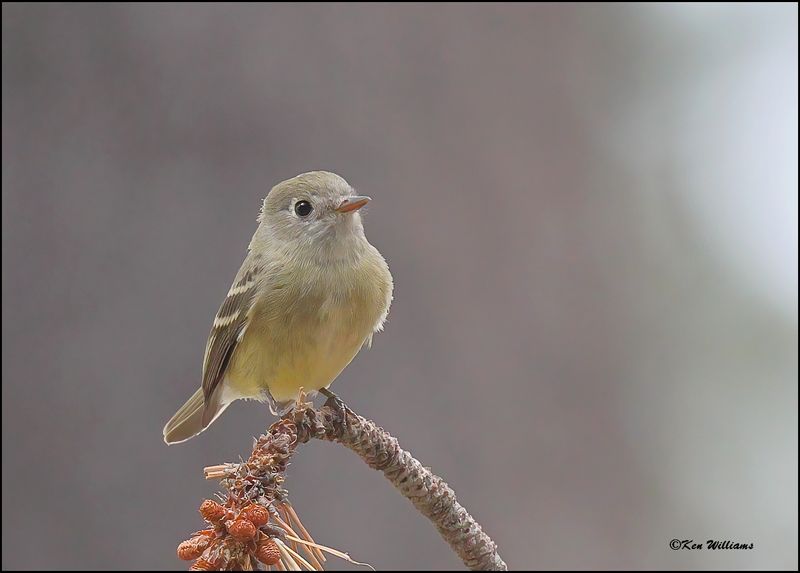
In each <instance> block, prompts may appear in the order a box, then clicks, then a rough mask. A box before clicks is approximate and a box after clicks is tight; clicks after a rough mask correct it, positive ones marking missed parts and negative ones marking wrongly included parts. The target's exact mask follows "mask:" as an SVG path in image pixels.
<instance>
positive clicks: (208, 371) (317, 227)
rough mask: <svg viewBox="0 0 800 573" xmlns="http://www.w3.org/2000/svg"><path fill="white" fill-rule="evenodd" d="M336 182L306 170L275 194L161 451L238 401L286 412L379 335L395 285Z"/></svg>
mask: <svg viewBox="0 0 800 573" xmlns="http://www.w3.org/2000/svg"><path fill="white" fill-rule="evenodd" d="M369 202H370V197H367V196H365V195H356V193H355V191H354V190H353V188H352V187H351V186H350V185H349V184H348V183H347V181H345V180H344V179H343V178H342V177H341V176H339V175H336V174H335V173H331V172H328V171H310V172H307V173H302V174H300V175H297V176H296V177H293V178H291V179H287V180H285V181H282V182H280V183H278V184H277V185H275V186H274V187H273V188H272V189H271V190H270V192H269V193H268V194H267V196H266V198H265V199H264V201H263V204H262V207H261V211H260V214H259V216H258V227H257V229H256V231H255V234H254V235H253V237H252V239H251V241H250V244H249V246H248V249H247V255H246V256H245V259H244V262H243V263H242V265H241V268H240V269H239V272H238V273H236V277H235V278H234V279H233V283H232V285H231V287H230V289H229V290H228V293H227V296H226V297H225V299H224V300H223V302H222V305H221V306H220V308H219V310H218V311H217V314H216V316H215V318H214V322H213V325H212V328H211V332H210V334H209V336H208V341H207V343H206V349H205V353H204V358H203V373H202V383H201V386H200V388H198V389H197V391H196V392H195V393H194V394H193V395H192V396H191V398H189V399H188V400H187V401H186V403H185V404H184V405H183V406H181V407H180V409H179V410H178V411H177V412H176V413H175V415H174V416H173V417H172V418H171V419H170V420H169V421H168V422H167V424H166V425H165V426H164V430H163V436H164V441H165V442H166V443H167V444H175V443H179V442H185V441H186V440H188V439H190V438H192V437H194V436H196V435H198V434H199V433H201V432H202V431H203V430H205V429H206V428H208V427H209V426H210V425H211V424H212V423H213V422H214V420H216V419H217V418H218V417H219V416H220V415H221V414H222V413H223V412H224V411H225V410H226V408H228V406H230V405H231V404H232V403H233V402H235V401H236V400H242V399H244V400H258V401H260V402H265V403H267V404H269V407H270V410H271V411H272V413H273V414H275V415H280V414H283V413H285V412H286V411H288V410H290V409H291V407H292V405H293V404H294V402H295V400H296V399H297V397H298V395H299V393H300V390H301V389H302V390H303V391H304V392H306V393H309V394H311V395H313V394H315V393H317V392H319V393H322V394H324V395H326V396H328V397H329V398H336V399H337V400H338V397H336V395H335V394H333V393H332V392H331V391H330V390H329V389H328V387H329V386H330V385H331V383H332V382H333V381H334V380H335V379H336V378H337V377H338V376H339V374H340V373H341V372H342V371H343V370H344V369H345V367H346V366H347V365H348V364H349V363H350V362H351V361H352V360H353V358H355V356H356V354H358V352H359V351H360V350H361V348H363V347H365V346H366V347H369V346H371V344H372V337H373V334H375V333H376V332H379V331H380V330H382V329H383V326H384V322H385V321H386V318H387V315H388V313H389V307H390V305H391V302H392V296H393V279H392V275H391V273H390V272H389V267H388V265H387V263H386V260H385V259H384V258H383V256H382V255H381V253H380V252H379V251H378V249H376V248H375V247H374V246H372V245H371V244H370V243H369V241H367V238H366V236H365V234H364V226H363V221H362V217H361V209H362V208H363V207H364V206H365V205H366V204H367V203H369Z"/></svg>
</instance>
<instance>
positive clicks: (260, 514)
mask: <svg viewBox="0 0 800 573" xmlns="http://www.w3.org/2000/svg"><path fill="white" fill-rule="evenodd" d="M240 517H244V518H245V519H249V520H250V521H252V522H253V525H255V526H256V527H261V526H262V525H266V524H267V522H269V511H268V510H267V508H266V507H263V506H260V505H256V504H253V505H248V506H247V507H246V508H244V510H242V513H241V515H240Z"/></svg>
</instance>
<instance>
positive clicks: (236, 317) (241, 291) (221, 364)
mask: <svg viewBox="0 0 800 573" xmlns="http://www.w3.org/2000/svg"><path fill="white" fill-rule="evenodd" d="M259 272H260V267H259V266H258V265H257V264H256V263H255V262H254V261H253V260H252V259H251V257H250V256H249V255H248V257H247V258H246V259H245V261H244V263H242V268H241V269H239V272H238V273H237V275H236V278H235V279H234V281H233V285H232V286H231V288H230V290H229V291H228V295H227V296H226V297H225V300H224V301H223V302H222V306H220V308H219V311H217V316H216V317H215V318H214V326H213V327H212V328H211V333H210V334H209V335H208V342H207V343H206V353H205V357H204V359H203V397H204V399H205V405H206V409H207V410H208V407H209V405H210V403H211V400H212V397H213V395H214V392H215V390H217V388H219V385H220V383H221V382H222V380H223V379H224V378H225V372H226V370H227V369H228V365H229V364H230V361H231V357H232V356H233V353H234V351H235V350H236V346H237V344H238V343H239V340H241V338H242V335H243V334H244V331H245V329H246V328H247V324H248V322H249V320H250V309H251V307H252V305H253V301H254V300H255V292H256V287H257V284H256V283H257V279H258V275H259Z"/></svg>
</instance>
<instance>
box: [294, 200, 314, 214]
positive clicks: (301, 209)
mask: <svg viewBox="0 0 800 573" xmlns="http://www.w3.org/2000/svg"><path fill="white" fill-rule="evenodd" d="M313 210H314V207H312V206H311V203H309V202H308V201H298V202H297V203H295V204H294V212H295V213H297V215H298V216H299V217H308V216H309V215H310V214H311V211H313Z"/></svg>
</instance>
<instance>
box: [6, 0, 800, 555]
mask: <svg viewBox="0 0 800 573" xmlns="http://www.w3.org/2000/svg"><path fill="white" fill-rule="evenodd" d="M2 15H3V16H2V34H3V35H2V58H3V71H2V75H3V86H2V92H3V96H2V97H3V144H2V148H3V170H2V171H3V174H2V178H3V193H2V203H3V215H2V222H3V227H2V236H3V247H2V248H3V265H2V267H3V281H2V283H3V286H2V288H3V345H2V352H3V370H2V372H3V392H2V397H3V407H2V408H3V450H2V451H3V453H2V460H3V509H2V516H3V533H2V540H3V546H2V565H3V567H4V568H50V569H52V568H89V569H99V568H106V567H111V568H115V567H117V568H145V569H151V568H168V569H180V568H183V567H185V565H184V564H183V563H181V562H179V561H178V560H177V559H176V557H175V546H176V544H177V543H178V542H179V541H181V540H182V539H184V538H185V537H186V536H187V534H189V533H191V532H192V531H195V530H196V529H199V528H200V526H201V523H202V522H201V520H200V518H199V516H198V514H197V506H198V504H199V503H200V501H201V500H202V499H203V498H204V497H207V496H209V495H210V494H211V493H212V492H213V491H215V487H214V484H213V483H209V482H205V481H204V480H203V479H202V468H203V466H205V465H209V464H213V463H219V462H224V461H235V460H236V459H237V458H238V456H239V455H244V454H246V453H248V452H249V447H250V444H251V441H250V440H251V436H252V435H255V434H257V433H259V432H260V431H261V430H262V429H264V428H265V427H266V426H267V425H268V424H269V423H270V421H271V417H270V416H269V414H268V412H267V410H266V409H265V408H264V407H262V406H259V405H257V404H254V403H247V404H245V403H240V404H236V405H235V407H233V408H231V409H230V410H228V412H227V413H226V415H225V416H223V417H222V418H221V419H220V420H219V421H218V422H217V423H216V424H215V425H214V426H213V428H212V429H211V430H210V431H208V432H207V433H205V434H203V436H202V437H200V438H199V439H195V440H192V441H191V442H189V443H187V444H184V445H181V446H175V447H170V448H167V447H166V446H165V445H164V444H163V442H162V441H161V428H162V426H163V424H164V422H165V421H166V420H167V418H169V417H170V416H171V415H172V414H173V412H174V411H175V410H176V408H177V407H178V406H179V405H180V404H181V403H182V402H183V401H184V400H185V399H186V398H187V397H188V396H189V394H190V393H191V392H192V391H193V390H194V389H195V388H196V387H197V386H198V385H199V382H200V371H201V360H202V355H203V349H204V347H205V341H206V337H207V334H208V331H209V328H210V325H211V321H212V318H213V314H214V312H215V311H216V309H217V307H218V305H219V303H220V302H221V300H222V298H223V296H224V295H225V293H226V292H227V289H228V287H229V285H230V282H231V280H232V278H233V275H234V273H235V272H236V270H237V269H238V267H239V264H240V262H241V260H242V258H243V256H244V252H245V248H246V245H247V243H248V241H249V239H250V236H251V234H252V232H253V231H254V230H255V224H256V223H255V218H256V215H257V212H258V209H259V206H260V202H261V200H262V198H263V196H264V195H265V194H266V192H267V191H268V190H269V189H270V187H271V186H272V185H273V184H275V183H276V182H278V181H280V180H282V179H285V178H288V177H291V176H293V175H296V174H297V173H300V172H303V171H308V170H312V169H328V170H332V171H336V172H338V173H340V174H341V175H343V176H344V177H345V178H346V179H348V180H349V181H350V183H351V184H352V185H353V186H354V187H355V188H356V189H357V190H358V191H359V192H363V193H368V194H369V195H372V197H373V198H374V201H373V203H372V205H371V206H370V210H369V212H368V213H367V215H366V220H365V224H366V229H367V235H368V237H369V238H370V240H371V242H372V243H373V244H375V245H376V246H377V247H378V248H379V249H380V250H381V251H382V252H383V254H384V255H385V256H386V258H387V260H388V261H389V265H390V267H391V269H392V272H393V273H394V276H395V280H396V290H395V302H394V305H393V307H392V311H391V314H390V317H389V321H388V324H387V326H386V331H385V332H384V333H383V334H381V335H379V336H377V337H376V338H375V343H374V346H373V348H372V350H370V351H368V352H364V353H362V354H361V355H360V356H359V357H358V358H357V359H356V360H355V361H354V363H353V364H352V365H351V366H350V367H349V368H348V369H347V370H346V371H345V372H344V373H343V374H342V376H341V377H340V378H339V379H338V380H337V382H336V384H335V386H334V388H335V389H336V391H337V392H339V393H340V394H341V395H342V397H343V398H344V399H345V400H346V401H347V402H348V403H349V404H350V405H351V406H352V407H353V408H354V409H355V410H356V411H358V412H360V413H362V414H364V415H366V416H368V417H371V418H373V419H375V420H376V421H378V422H379V423H380V424H381V425H383V426H384V427H386V428H387V429H388V430H390V431H391V432H392V433H394V434H395V435H396V436H398V437H399V439H400V440H401V443H402V444H403V445H404V446H405V447H406V448H408V449H410V450H411V452H412V453H414V454H415V455H416V456H417V457H418V458H419V459H420V460H421V461H422V462H423V463H424V464H426V465H430V466H432V468H433V469H434V471H436V472H438V473H439V474H441V475H442V476H443V477H444V478H445V479H447V480H448V481H449V482H450V484H451V485H452V486H453V487H454V488H455V490H456V491H457V493H458V495H459V499H460V500H461V501H462V502H463V503H464V504H465V505H466V506H467V508H468V509H469V510H470V511H471V512H472V513H473V514H474V515H475V516H476V518H477V519H478V520H479V521H480V522H481V523H482V525H483V526H484V528H485V529H486V530H487V531H488V532H489V533H490V534H491V535H492V536H493V537H494V539H495V540H496V541H497V542H498V544H499V546H500V549H501V553H502V555H503V556H504V558H505V559H506V561H507V562H508V563H509V565H510V566H511V567H512V568H516V569H523V568H547V569H549V568H553V569H566V568H602V569H611V568H670V569H672V568H674V569H686V568H717V569H718V568H789V569H796V568H797V566H798V552H797V534H798V531H797V501H798V499H797V491H798V483H797V475H798V474H797V445H798V444H797V412H798V408H797V398H798V396H797V388H798V386H797V375H798V360H797V356H798V355H797V342H798V340H797V339H798V321H797V287H798V285H797V254H798V253H797V206H798V205H797V197H798V193H797V189H798V179H797V152H798V149H797V122H798V116H797V109H798V99H797V79H798V78H797V48H798V46H797V6H796V5H780V6H775V5H773V6H769V5H736V6H732V5H713V6H712V5H697V6H690V5H685V6H675V5H650V6H643V5H639V6H620V5H615V6H609V5H580V6H578V5H559V6H555V5H491V6H490V5H426V6H423V5H413V4H405V5H359V6H354V5H338V6H329V5H248V6H230V5H203V6H169V5H160V6H155V5H150V6H144V5H135V6H134V5H121V6H116V5H115V6H111V5H38V6H24V5H17V4H8V3H4V4H3V8H2ZM288 486H289V489H290V492H291V495H292V497H293V499H294V502H295V505H296V507H297V509H298V511H299V513H300V515H301V516H302V517H303V518H304V521H305V522H306V524H307V525H308V526H309V528H310V529H311V530H312V533H313V534H314V536H315V537H316V538H317V540H318V541H321V542H323V543H326V544H329V545H332V546H334V547H338V548H341V549H344V550H347V551H349V552H350V553H351V554H352V555H353V557H354V558H356V559H359V560H362V561H368V562H370V563H371V564H373V565H374V566H375V567H376V568H378V569H391V568H411V569H448V568H459V567H460V562H459V561H458V560H457V559H456V557H454V555H453V554H451V552H450V551H449V549H448V548H447V547H446V545H445V544H444V543H443V542H442V541H441V540H440V539H439V538H438V536H437V534H436V532H435V531H434V529H433V527H432V526H431V525H430V524H429V523H428V522H427V521H425V520H424V519H423V518H422V517H421V516H419V515H418V514H417V513H416V512H415V511H414V510H413V508H412V506H411V505H410V504H409V503H408V502H407V501H406V500H404V499H403V498H402V497H400V496H399V495H398V494H397V493H396V492H395V491H394V490H393V489H392V488H391V487H390V486H389V485H388V483H386V482H385V480H384V479H383V478H382V477H381V476H380V474H378V473H376V472H373V471H372V470H370V469H368V468H367V467H366V466H364V465H363V464H362V463H361V462H360V461H359V460H358V459H357V458H356V457H355V456H353V455H352V454H350V453H349V452H346V451H345V450H344V449H342V448H341V447H338V446H334V445H331V444H322V443H314V444H311V445H309V446H308V447H304V448H303V449H302V450H301V452H300V454H299V455H298V456H296V459H295V462H294V464H293V465H292V467H291V469H290V471H289V482H288ZM672 538H681V539H695V540H697V541H705V540H707V539H709V538H715V539H731V540H733V541H740V542H753V543H755V549H754V550H752V551H740V552H737V551H727V552H711V551H702V552H701V551H695V552H688V551H681V552H675V551H671V550H670V549H669V547H668V543H669V541H670V539H672ZM333 565H334V566H337V567H343V568H344V567H345V566H344V565H341V564H336V563H333Z"/></svg>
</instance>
